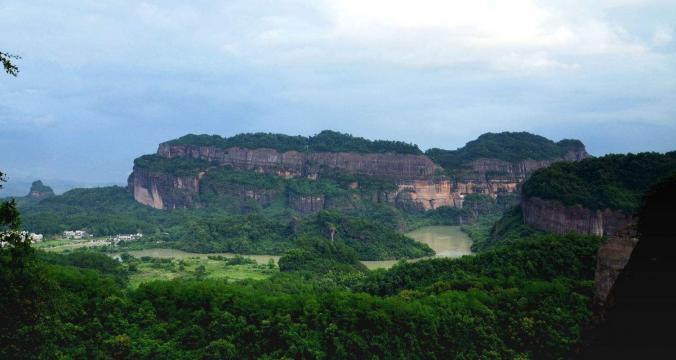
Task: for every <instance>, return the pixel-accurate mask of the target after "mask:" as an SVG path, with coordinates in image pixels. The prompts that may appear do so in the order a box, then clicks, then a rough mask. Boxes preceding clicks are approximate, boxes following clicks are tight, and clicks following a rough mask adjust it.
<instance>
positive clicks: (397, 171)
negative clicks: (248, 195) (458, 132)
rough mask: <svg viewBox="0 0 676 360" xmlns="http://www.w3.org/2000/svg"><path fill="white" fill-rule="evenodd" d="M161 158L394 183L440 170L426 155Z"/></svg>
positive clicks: (166, 149) (189, 149) (267, 153)
mask: <svg viewBox="0 0 676 360" xmlns="http://www.w3.org/2000/svg"><path fill="white" fill-rule="evenodd" d="M157 153H158V154H159V155H160V156H163V157H165V158H168V159H172V158H193V159H202V160H207V161H211V162H218V164H220V165H221V166H226V165H229V166H232V167H233V168H235V169H241V170H258V171H263V172H269V173H275V174H277V175H280V176H285V177H295V176H304V175H312V173H316V171H317V170H318V169H319V168H320V167H322V166H325V167H328V168H335V169H341V170H345V171H347V172H350V173H353V174H359V175H374V176H379V177H387V178H393V179H424V178H428V177H431V176H433V175H434V172H435V171H436V169H437V166H436V165H435V164H434V163H433V162H432V160H430V159H429V158H428V157H427V156H424V155H411V154H392V153H384V154H359V153H300V152H297V151H287V152H279V151H277V150H273V149H243V148H228V149H221V148H217V147H214V146H193V145H172V144H168V143H163V144H160V147H159V149H158V151H157Z"/></svg>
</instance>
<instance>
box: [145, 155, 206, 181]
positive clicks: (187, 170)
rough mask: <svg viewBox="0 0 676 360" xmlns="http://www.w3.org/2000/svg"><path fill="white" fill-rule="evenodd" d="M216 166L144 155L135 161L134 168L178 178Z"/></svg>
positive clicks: (199, 161)
mask: <svg viewBox="0 0 676 360" xmlns="http://www.w3.org/2000/svg"><path fill="white" fill-rule="evenodd" d="M211 165H214V164H211V163H210V162H208V161H206V160H202V159H192V158H191V159H186V158H174V159H167V158H165V157H163V156H160V155H157V154H150V155H142V156H140V157H137V158H136V159H134V167H138V168H143V169H146V170H148V171H150V172H153V173H167V174H172V175H176V176H195V175H197V173H198V172H199V171H200V170H204V169H206V168H208V167H209V166H211Z"/></svg>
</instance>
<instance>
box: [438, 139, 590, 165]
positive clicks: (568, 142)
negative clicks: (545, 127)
mask: <svg viewBox="0 0 676 360" xmlns="http://www.w3.org/2000/svg"><path fill="white" fill-rule="evenodd" d="M571 150H576V151H579V150H584V144H582V142H581V141H580V140H575V139H564V140H561V141H559V142H554V141H552V140H549V139H547V138H545V137H543V136H539V135H534V134H530V133H527V132H501V133H486V134H483V135H481V136H479V137H478V138H477V139H476V140H472V141H470V142H468V143H467V144H465V146H463V147H461V148H458V149H457V150H444V149H439V148H432V149H429V150H427V151H426V152H425V154H426V155H427V156H429V157H430V158H431V159H432V160H433V161H434V162H436V163H438V164H439V165H441V166H442V167H444V168H445V169H457V168H460V167H462V166H463V165H465V164H467V163H470V162H472V161H474V160H477V159H498V160H503V161H508V162H516V161H520V160H526V159H531V160H555V159H560V158H562V157H563V156H564V155H565V154H566V153H567V152H569V151H571Z"/></svg>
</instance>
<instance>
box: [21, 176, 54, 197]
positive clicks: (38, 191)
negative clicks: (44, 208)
mask: <svg viewBox="0 0 676 360" xmlns="http://www.w3.org/2000/svg"><path fill="white" fill-rule="evenodd" d="M26 196H27V197H28V198H31V199H34V200H42V199H46V198H48V197H52V196H54V190H52V188H51V187H49V186H47V185H45V184H43V183H42V181H41V180H38V181H34V182H33V183H32V184H31V189H30V191H29V192H28V195H26Z"/></svg>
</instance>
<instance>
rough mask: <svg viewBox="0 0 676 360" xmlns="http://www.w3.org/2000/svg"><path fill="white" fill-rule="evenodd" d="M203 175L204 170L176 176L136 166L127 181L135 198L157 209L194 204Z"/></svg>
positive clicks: (184, 206)
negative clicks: (193, 173)
mask: <svg viewBox="0 0 676 360" xmlns="http://www.w3.org/2000/svg"><path fill="white" fill-rule="evenodd" d="M203 175H204V173H203V172H202V173H198V174H195V176H176V175H173V174H168V173H158V172H152V171H149V170H147V169H144V168H140V167H134V172H133V173H132V174H131V175H130V176H129V179H128V180H127V182H128V186H129V189H131V191H133V194H134V199H136V201H138V202H140V203H141V204H144V205H148V206H151V207H154V208H155V209H176V208H186V207H192V206H193V203H194V196H195V195H196V194H197V193H199V187H200V178H201V177H202V176H203Z"/></svg>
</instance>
